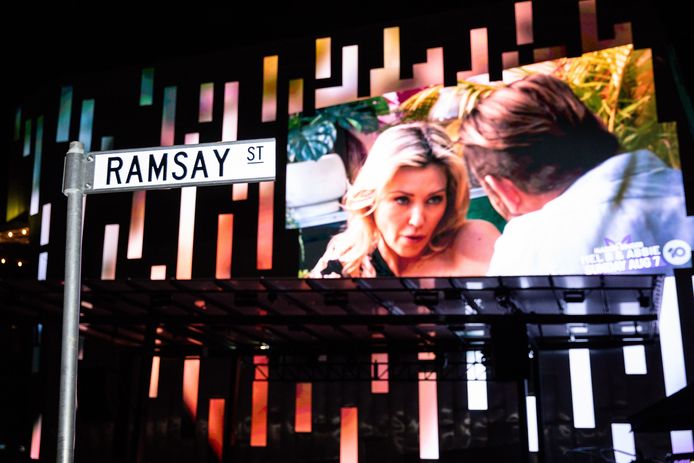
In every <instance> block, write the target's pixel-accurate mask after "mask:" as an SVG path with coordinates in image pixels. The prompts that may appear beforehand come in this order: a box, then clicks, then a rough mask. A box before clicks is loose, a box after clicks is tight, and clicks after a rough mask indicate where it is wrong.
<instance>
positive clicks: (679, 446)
mask: <svg viewBox="0 0 694 463" xmlns="http://www.w3.org/2000/svg"><path fill="white" fill-rule="evenodd" d="M670 444H671V445H672V453H691V452H694V444H692V431H684V430H683V431H670ZM680 461H682V460H680ZM684 461H687V460H684Z"/></svg>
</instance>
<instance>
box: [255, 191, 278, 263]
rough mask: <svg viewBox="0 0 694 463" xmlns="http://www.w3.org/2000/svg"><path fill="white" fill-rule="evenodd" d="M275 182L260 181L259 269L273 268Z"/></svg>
mask: <svg viewBox="0 0 694 463" xmlns="http://www.w3.org/2000/svg"><path fill="white" fill-rule="evenodd" d="M274 198H275V182H260V200H259V202H258V245H257V253H256V254H257V258H258V260H257V269H258V270H270V269H271V268H272V231H273V230H272V228H273V218H274Z"/></svg>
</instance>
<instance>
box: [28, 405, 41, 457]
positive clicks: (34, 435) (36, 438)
mask: <svg viewBox="0 0 694 463" xmlns="http://www.w3.org/2000/svg"><path fill="white" fill-rule="evenodd" d="M42 425H43V415H39V416H38V418H36V421H34V427H33V429H32V431H31V451H30V452H29V458H31V459H32V460H39V459H40V458H41V426H42Z"/></svg>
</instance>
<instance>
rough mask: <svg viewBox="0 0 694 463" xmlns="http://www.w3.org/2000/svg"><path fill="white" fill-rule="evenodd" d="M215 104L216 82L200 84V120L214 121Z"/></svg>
mask: <svg viewBox="0 0 694 463" xmlns="http://www.w3.org/2000/svg"><path fill="white" fill-rule="evenodd" d="M213 104H214V83H212V82H207V83H204V84H200V107H199V110H198V122H212V108H213Z"/></svg>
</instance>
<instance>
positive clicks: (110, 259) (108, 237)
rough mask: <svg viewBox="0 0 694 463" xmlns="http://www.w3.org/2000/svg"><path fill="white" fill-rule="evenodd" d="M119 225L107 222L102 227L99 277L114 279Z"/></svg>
mask: <svg viewBox="0 0 694 463" xmlns="http://www.w3.org/2000/svg"><path fill="white" fill-rule="evenodd" d="M119 231H120V225H118V224H109V225H106V227H104V249H103V252H102V257H101V279H102V280H115V279H116V262H117V259H118V232H119Z"/></svg>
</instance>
